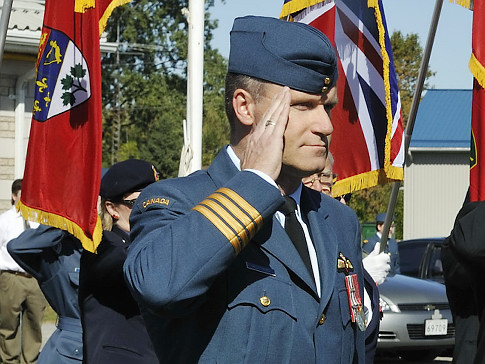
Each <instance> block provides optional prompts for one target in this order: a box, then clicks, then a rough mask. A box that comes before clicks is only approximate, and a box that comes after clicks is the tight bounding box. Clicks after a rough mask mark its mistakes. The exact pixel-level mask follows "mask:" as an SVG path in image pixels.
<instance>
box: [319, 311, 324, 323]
mask: <svg viewBox="0 0 485 364" xmlns="http://www.w3.org/2000/svg"><path fill="white" fill-rule="evenodd" d="M324 322H325V315H324V314H323V313H322V316H321V317H320V320H318V324H319V325H323V323H324Z"/></svg>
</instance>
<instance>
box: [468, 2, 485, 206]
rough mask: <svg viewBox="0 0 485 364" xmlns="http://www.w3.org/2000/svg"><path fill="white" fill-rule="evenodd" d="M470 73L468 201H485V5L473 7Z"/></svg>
mask: <svg viewBox="0 0 485 364" xmlns="http://www.w3.org/2000/svg"><path fill="white" fill-rule="evenodd" d="M473 7H474V9H473V37H472V56H471V59H470V64H469V66H470V70H471V72H472V73H473V76H474V80H473V103H472V138H471V150H470V201H483V200H485V145H484V143H485V67H484V65H485V2H484V1H483V0H475V1H474V3H473Z"/></svg>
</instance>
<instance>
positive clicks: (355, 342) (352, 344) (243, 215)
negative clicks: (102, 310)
mask: <svg viewBox="0 0 485 364" xmlns="http://www.w3.org/2000/svg"><path fill="white" fill-rule="evenodd" d="M282 203H283V198H282V196H281V194H280V192H279V190H278V189H276V188H275V187H274V186H272V185H270V184H269V183H267V182H266V181H264V180H263V179H262V178H260V177H259V176H257V175H256V174H254V173H252V172H250V171H238V170H237V168H236V167H235V166H234V164H233V163H232V162H231V160H230V159H229V157H228V155H227V153H226V151H225V150H223V151H222V152H220V153H219V154H218V156H217V157H216V159H215V160H214V162H213V163H212V165H211V166H210V167H209V169H208V170H206V171H199V172H196V173H194V174H192V175H191V176H188V177H186V178H179V179H173V180H165V181H161V182H158V183H155V184H153V185H150V186H148V187H147V188H146V189H145V190H144V191H143V192H142V194H141V195H140V197H139V198H138V199H137V202H136V204H135V207H134V209H133V212H132V214H131V227H132V229H131V233H132V235H131V236H132V239H133V243H132V245H131V246H130V249H129V252H128V257H127V259H126V262H125V264H124V271H125V277H126V280H127V282H128V284H129V285H130V286H131V289H132V293H133V295H134V297H135V299H136V300H137V301H138V302H139V304H140V305H141V311H142V314H143V315H144V318H145V321H146V325H147V329H148V332H149V334H150V336H151V339H152V341H153V342H154V346H155V351H156V352H157V355H158V357H159V359H160V362H162V363H195V362H201V363H216V362H217V363H263V362H264V363H278V364H279V363H332V364H335V363H364V332H362V331H360V330H359V329H358V328H357V326H356V324H355V323H352V322H351V315H350V310H349V301H348V298H347V291H346V286H345V275H346V274H351V273H356V274H358V277H359V284H360V295H361V297H363V295H362V289H363V280H362V274H363V269H362V255H361V249H360V227H359V222H358V220H357V218H356V216H355V214H354V213H353V211H352V210H351V209H350V208H348V207H347V206H344V205H342V204H341V203H339V202H337V201H336V200H334V199H332V198H330V197H327V196H324V195H322V194H320V193H319V192H316V191H313V190H310V189H307V188H303V191H302V198H301V206H302V209H304V210H306V211H305V213H306V216H307V218H308V226H309V229H310V232H311V236H312V240H313V243H314V245H315V249H316V253H317V256H318V264H319V269H320V277H321V298H320V297H319V296H318V294H317V290H316V287H315V283H314V279H313V277H311V275H310V273H309V272H308V270H307V268H306V267H305V265H304V263H303V261H302V260H301V258H300V257H299V255H298V252H297V251H296V249H295V247H294V246H293V244H292V242H291V240H290V239H289V237H288V235H287V234H286V232H285V230H284V229H283V228H282V227H281V225H280V223H279V222H278V221H277V220H276V218H275V217H274V216H273V215H274V213H275V211H276V210H277V209H278V208H279V207H280V206H281V205H282ZM339 261H340V263H339ZM338 267H340V268H338Z"/></svg>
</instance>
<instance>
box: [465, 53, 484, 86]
mask: <svg viewBox="0 0 485 364" xmlns="http://www.w3.org/2000/svg"><path fill="white" fill-rule="evenodd" d="M468 68H469V69H470V71H471V72H472V75H473V77H475V79H476V80H477V81H478V83H479V84H480V86H482V88H485V67H483V64H481V63H480V61H479V60H478V59H477V58H476V57H475V55H474V54H473V53H472V55H471V57H470V62H469V63H468Z"/></svg>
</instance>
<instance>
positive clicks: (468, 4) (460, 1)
mask: <svg viewBox="0 0 485 364" xmlns="http://www.w3.org/2000/svg"><path fill="white" fill-rule="evenodd" d="M448 1H449V2H450V3H454V4H457V5H461V6H463V7H464V8H467V9H470V10H473V0H448Z"/></svg>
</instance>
